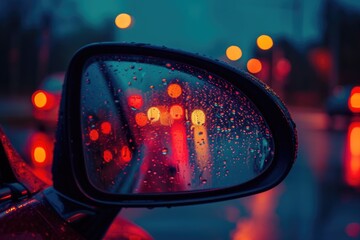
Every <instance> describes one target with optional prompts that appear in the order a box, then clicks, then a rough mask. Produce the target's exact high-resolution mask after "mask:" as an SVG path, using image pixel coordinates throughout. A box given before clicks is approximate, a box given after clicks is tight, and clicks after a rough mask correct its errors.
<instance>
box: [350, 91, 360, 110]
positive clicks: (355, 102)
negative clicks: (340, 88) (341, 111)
mask: <svg viewBox="0 0 360 240" xmlns="http://www.w3.org/2000/svg"><path fill="white" fill-rule="evenodd" d="M348 106H349V109H350V110H351V111H352V112H353V113H360V87H354V88H353V89H352V90H351V94H350V98H349V101H348Z"/></svg>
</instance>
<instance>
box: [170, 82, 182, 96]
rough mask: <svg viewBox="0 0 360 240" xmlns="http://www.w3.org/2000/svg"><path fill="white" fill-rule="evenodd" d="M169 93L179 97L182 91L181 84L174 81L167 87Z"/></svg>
mask: <svg viewBox="0 0 360 240" xmlns="http://www.w3.org/2000/svg"><path fill="white" fill-rule="evenodd" d="M167 93H168V95H169V96H170V97H172V98H178V97H180V95H181V93H182V89H181V86H180V85H179V84H177V83H172V84H170V85H169V87H168V88H167Z"/></svg>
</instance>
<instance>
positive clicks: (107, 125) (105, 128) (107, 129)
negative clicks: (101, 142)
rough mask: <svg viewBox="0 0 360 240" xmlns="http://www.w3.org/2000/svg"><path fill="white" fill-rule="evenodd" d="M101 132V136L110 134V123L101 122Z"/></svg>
mask: <svg viewBox="0 0 360 240" xmlns="http://www.w3.org/2000/svg"><path fill="white" fill-rule="evenodd" d="M101 132H102V133H103V134H109V133H110V132H111V123H109V122H103V123H102V124H101Z"/></svg>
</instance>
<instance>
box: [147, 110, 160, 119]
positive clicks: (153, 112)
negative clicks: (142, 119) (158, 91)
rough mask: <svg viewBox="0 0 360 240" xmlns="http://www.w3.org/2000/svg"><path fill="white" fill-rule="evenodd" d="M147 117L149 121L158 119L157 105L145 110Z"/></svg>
mask: <svg viewBox="0 0 360 240" xmlns="http://www.w3.org/2000/svg"><path fill="white" fill-rule="evenodd" d="M147 117H148V119H149V121H150V122H157V121H159V119H160V110H159V109H158V108H157V107H151V108H149V110H148V111H147Z"/></svg>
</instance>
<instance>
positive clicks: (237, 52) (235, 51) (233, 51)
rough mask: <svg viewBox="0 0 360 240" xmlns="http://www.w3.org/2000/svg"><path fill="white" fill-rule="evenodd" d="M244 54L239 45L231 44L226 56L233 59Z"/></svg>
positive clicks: (237, 58)
mask: <svg viewBox="0 0 360 240" xmlns="http://www.w3.org/2000/svg"><path fill="white" fill-rule="evenodd" d="M241 56H242V51H241V49H240V48H239V47H238V46H234V45H233V46H230V47H228V48H227V49H226V57H227V58H228V59H230V60H231V61H236V60H239V59H240V58H241Z"/></svg>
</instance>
